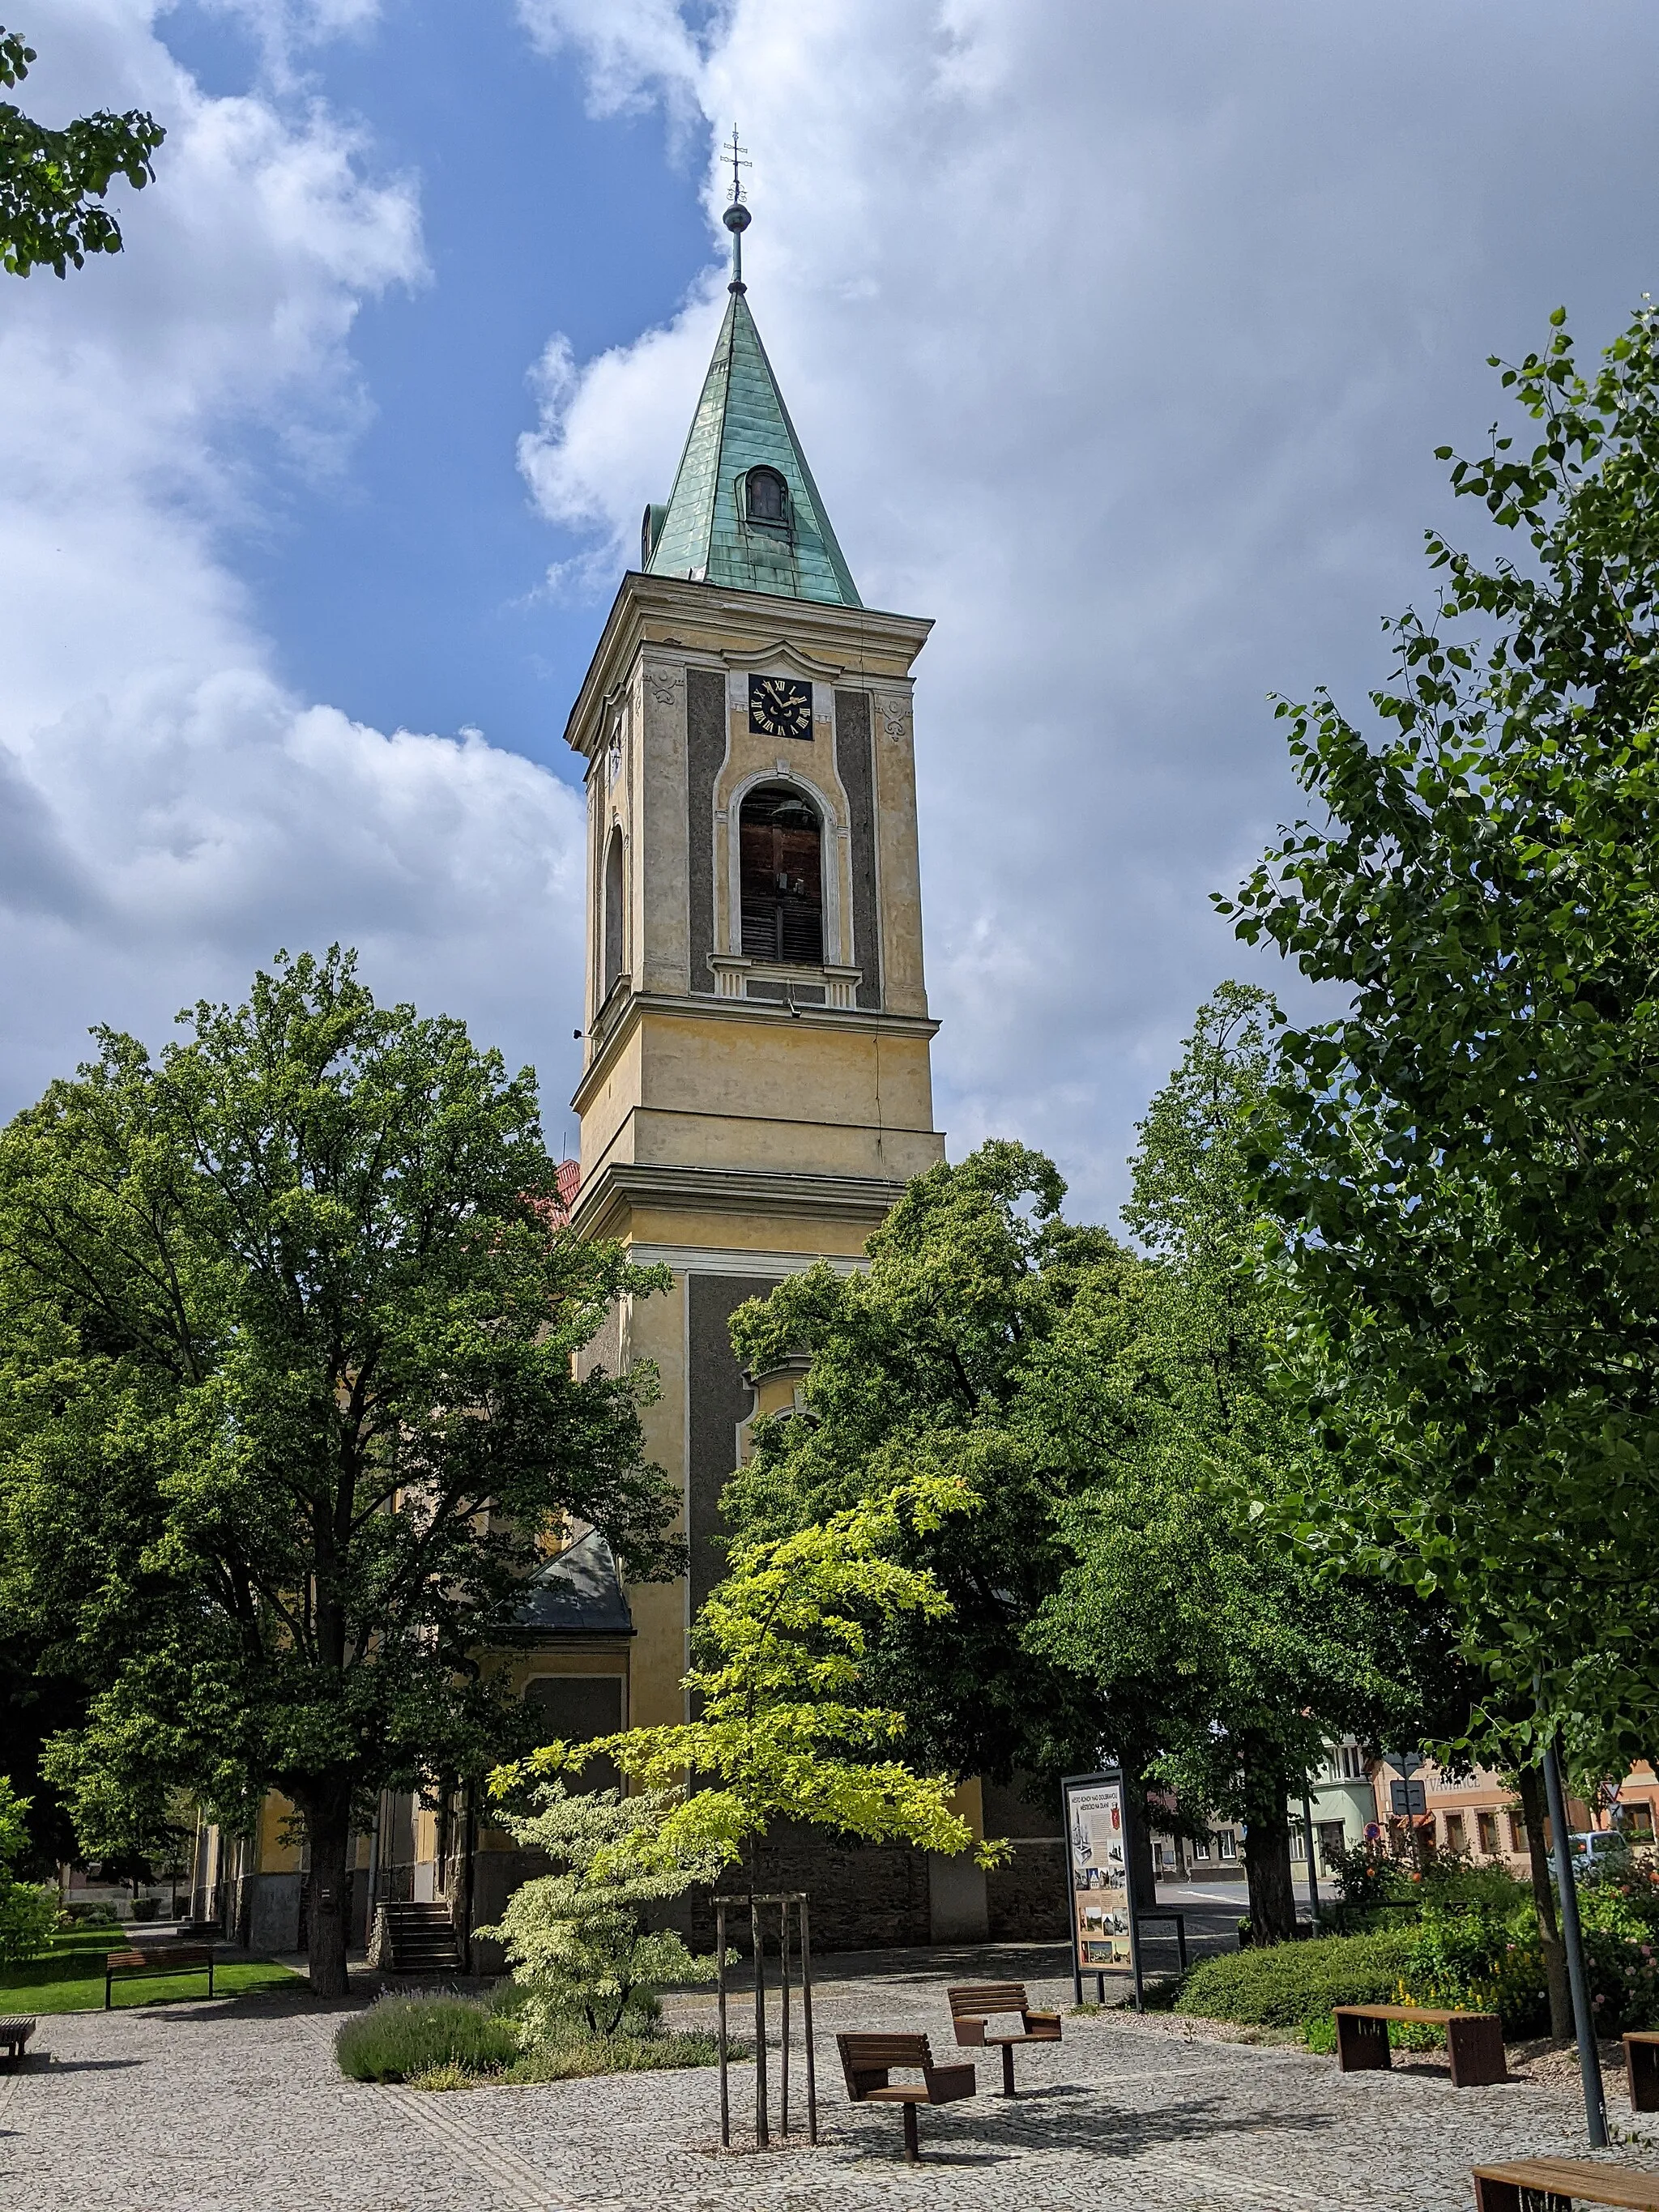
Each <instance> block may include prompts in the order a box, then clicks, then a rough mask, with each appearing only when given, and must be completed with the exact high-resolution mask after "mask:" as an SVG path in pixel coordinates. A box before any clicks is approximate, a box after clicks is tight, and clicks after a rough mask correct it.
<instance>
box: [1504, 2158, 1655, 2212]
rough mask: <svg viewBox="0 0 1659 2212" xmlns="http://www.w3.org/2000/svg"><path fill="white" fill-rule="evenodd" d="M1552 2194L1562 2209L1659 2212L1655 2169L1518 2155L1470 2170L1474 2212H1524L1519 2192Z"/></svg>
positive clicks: (1540, 2194)
mask: <svg viewBox="0 0 1659 2212" xmlns="http://www.w3.org/2000/svg"><path fill="white" fill-rule="evenodd" d="M1522 2190H1526V2191H1528V2193H1529V2194H1530V2195H1532V2196H1534V2197H1540V2196H1542V2197H1553V2198H1554V2199H1555V2200H1556V2201H1557V2203H1559V2204H1560V2205H1562V2206H1563V2207H1565V2206H1566V2205H1568V2204H1570V2203H1572V2202H1573V2201H1574V2200H1575V2199H1576V2200H1577V2202H1578V2203H1582V2204H1613V2205H1618V2206H1620V2207H1622V2208H1624V2212H1659V2173H1641V2172H1636V2171H1634V2170H1633V2169H1632V2167H1630V2166H1593V2165H1591V2164H1590V2163H1589V2160H1585V2159H1577V2158H1521V2159H1515V2160H1506V2161H1505V2163H1504V2165H1502V2166H1476V2167H1475V2169H1474V2203H1475V2212H1522V2197H1521V2192H1522Z"/></svg>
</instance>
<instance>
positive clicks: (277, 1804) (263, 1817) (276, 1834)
mask: <svg viewBox="0 0 1659 2212" xmlns="http://www.w3.org/2000/svg"><path fill="white" fill-rule="evenodd" d="M293 1819H294V1808H293V1806H292V1805H291V1804H290V1803H289V1800H288V1799H287V1798H286V1797H284V1796H283V1794H282V1792H281V1791H280V1790H267V1791H266V1793H265V1795H264V1797H263V1798H261V1800H260V1801H259V1825H258V1831H257V1832H256V1835H255V1838H254V1848H253V1871H254V1872H255V1873H256V1874H298V1872H299V1871H300V1867H301V1861H302V1859H303V1857H304V1846H303V1845H302V1844H301V1842H300V1840H299V1836H298V1832H297V1830H296V1831H295V1837H294V1840H293V1841H292V1842H288V1843H285V1842H284V1841H283V1828H284V1826H286V1825H287V1824H288V1823H289V1822H290V1821H292V1820H293Z"/></svg>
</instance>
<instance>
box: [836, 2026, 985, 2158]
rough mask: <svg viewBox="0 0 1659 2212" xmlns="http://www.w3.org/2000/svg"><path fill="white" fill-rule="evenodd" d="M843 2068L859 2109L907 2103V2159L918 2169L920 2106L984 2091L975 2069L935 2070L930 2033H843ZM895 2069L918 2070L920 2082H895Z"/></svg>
mask: <svg viewBox="0 0 1659 2212" xmlns="http://www.w3.org/2000/svg"><path fill="white" fill-rule="evenodd" d="M836 2044H837V2045H839V2047H840V2050H841V2070H842V2073H843V2074H844V2075H846V2076H847V2093H848V2097H849V2098H850V2099H851V2100H852V2101H853V2103H854V2104H855V2105H902V2106H903V2108H904V2155H905V2159H906V2160H907V2161H908V2164H910V2165H911V2166H915V2163H916V2162H917V2160H919V2159H920V2158H921V2147H920V2144H919V2143H918V2142H917V2139H916V2107H917V2106H918V2105H951V2104H954V2103H955V2102H956V2100H957V2098H959V2097H971V2096H974V2095H975V2093H977V2091H978V2088H979V2082H978V2081H977V2079H976V2078H975V2073H974V2069H973V2068H972V2067H971V2066H935V2065H934V2063H933V2052H932V2051H931V2050H930V2049H929V2048H928V2045H927V2037H926V2036H925V2035H838V2036H837V2037H836ZM896 2066H901V2067H903V2068H905V2069H915V2070H917V2071H919V2072H920V2073H921V2081H889V2080H888V2078H887V2077H888V2075H889V2073H890V2071H891V2069H893V2068H894V2067H896Z"/></svg>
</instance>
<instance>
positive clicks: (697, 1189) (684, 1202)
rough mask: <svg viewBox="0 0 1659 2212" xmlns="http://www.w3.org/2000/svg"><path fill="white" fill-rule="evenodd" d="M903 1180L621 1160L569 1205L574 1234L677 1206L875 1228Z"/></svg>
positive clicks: (610, 1228)
mask: <svg viewBox="0 0 1659 2212" xmlns="http://www.w3.org/2000/svg"><path fill="white" fill-rule="evenodd" d="M907 1187H908V1186H907V1185H906V1184H905V1182H903V1181H902V1179H896V1180H890V1179H889V1178H887V1177H886V1176H818V1175H792V1174H791V1173H789V1172H788V1170H785V1169H764V1168H699V1167H646V1166H641V1165H638V1164H634V1163H630V1162H625V1161H619V1162H617V1163H615V1164H612V1165H611V1166H608V1167H604V1168H601V1169H600V1170H599V1173H598V1174H597V1175H596V1176H594V1178H593V1180H592V1182H591V1183H586V1184H584V1185H583V1187H582V1190H581V1194H580V1197H579V1198H578V1199H577V1200H576V1203H575V1205H574V1207H573V1208H572V1209H571V1214H570V1225H571V1227H572V1228H573V1229H574V1230H575V1231H576V1232H577V1234H578V1235H579V1236H582V1237H605V1236H609V1235H611V1234H613V1233H614V1231H615V1228H616V1225H617V1221H618V1218H619V1217H620V1216H622V1215H623V1213H625V1212H629V1211H631V1210H632V1208H634V1207H635V1206H653V1207H662V1206H678V1207H684V1208H686V1209H689V1210H692V1211H695V1212H699V1213H707V1212H718V1213H757V1212H758V1213H765V1214H768V1215H770V1216H772V1217H773V1218H783V1219H790V1220H802V1221H805V1220H811V1219H813V1218H818V1219H822V1218H823V1217H824V1216H826V1215H828V1216H830V1217H832V1218H835V1219H836V1220H842V1221H845V1220H847V1219H848V1218H852V1219H854V1220H867V1221H868V1222H869V1224H870V1226H871V1227H872V1229H874V1228H875V1227H876V1226H877V1225H878V1224H879V1223H881V1222H883V1221H884V1220H885V1219H886V1218H887V1216H888V1215H889V1214H890V1212H892V1210H893V1208H894V1206H896V1205H897V1204H898V1201H899V1200H900V1199H901V1198H902V1197H903V1195H904V1193H905V1190H906V1188H907Z"/></svg>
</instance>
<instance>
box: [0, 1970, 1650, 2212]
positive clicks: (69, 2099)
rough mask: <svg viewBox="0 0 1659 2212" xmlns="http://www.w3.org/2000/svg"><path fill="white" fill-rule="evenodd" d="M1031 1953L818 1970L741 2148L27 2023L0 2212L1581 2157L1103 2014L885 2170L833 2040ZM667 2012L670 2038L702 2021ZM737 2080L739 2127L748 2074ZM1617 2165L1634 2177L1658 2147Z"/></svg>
mask: <svg viewBox="0 0 1659 2212" xmlns="http://www.w3.org/2000/svg"><path fill="white" fill-rule="evenodd" d="M1052 1963H1053V1954H1048V1956H1047V1957H1046V1958H1045V1957H1043V1956H1042V1955H1034V1954H1019V1953H1017V1952H1012V1951H1009V1950H1000V1951H999V1950H997V1949H989V1950H984V1951H979V1952H975V1953H970V1954H968V1953H965V1954H953V1955H950V1956H947V1957H945V1958H941V1957H940V1956H939V1954H925V1953H908V1954H890V1955H889V1956H888V1957H886V1958H885V1959H882V1960H876V1959H873V1958H864V1959H856V1960H825V1961H823V1962H822V1968H823V1980H822V1982H821V1984H820V1988H819V1994H818V2001H817V2035H818V2043H819V2049H820V2075H819V2091H820V2098H819V2111H820V2120H821V2133H822V2137H823V2140H822V2142H821V2143H820V2146H819V2148H817V2150H816V2151H811V2150H808V2149H807V2148H805V2145H804V2143H802V2142H799V2141H797V2142H793V2143H792V2144H791V2146H790V2147H788V2148H782V2149H779V2150H775V2151H773V2152H771V2153H770V2154H766V2155H764V2156H757V2155H756V2154H754V2153H753V2152H752V2151H750V2152H749V2153H747V2154H735V2153H734V2154H728V2155H724V2156H723V2155H721V2154H720V2151H719V2149H718V2117H717V2108H716V2101H715V2087H714V2074H713V2072H712V2071H704V2070H702V2069H697V2070H695V2071H686V2072H682V2073H665V2074H645V2075H613V2076H611V2077H608V2078H605V2079H602V2080H598V2081H563V2082H553V2083H549V2084H547V2085H545V2086H543V2087H533V2088H501V2089H477V2090H473V2091H471V2092H468V2093H452V2094H447V2095H444V2094H432V2093H422V2092H417V2091H415V2090H411V2089H403V2088H373V2087H366V2086H364V2085H362V2084H360V2083H356V2082H350V2081H343V2079H342V2078H341V2077H340V2075H339V2074H338V2073H337V2070H336V2069H335V2067H334V2064H333V2059H332V2052H331V2041H332V2038H333V2034H334V2031H335V2029H336V2028H337V2026H338V2025H339V2022H340V2020H341V2019H342V2017H343V2016H344V2015H345V2014H346V2013H347V2012H349V2010H350V2009H351V2007H350V2006H349V2005H347V2004H340V2005H336V2006H326V2005H319V2004H315V2003H313V2002H310V2001H309V2000H308V1999H307V1998H305V1997H304V1996H301V1995H296V1996H294V1997H289V1996H282V1997H274V1998H265V1999H240V2000H237V1999H233V2000H229V2001H222V2002H216V2003H212V2004H209V2003H207V2002H185V2003H177V2004H171V2005H167V2006H165V2007H155V2008H143V2009H140V2008H131V2009H128V2010H125V2011H119V2012H116V2013H113V2014H105V2013H85V2014H74V2015H65V2016H64V2017H61V2018H58V2019H51V2020H45V2021H42V2022H41V2025H40V2031H39V2034H38V2036H37V2051H36V2055H34V2056H33V2057H31V2058H30V2060H29V2062H28V2063H27V2065H26V2066H25V2067H23V2068H22V2069H19V2070H18V2071H16V2072H15V2073H12V2074H9V2075H7V2074H0V2208H3V2212H93V2208H96V2212H463V2208H465V2212H659V2208H662V2207H672V2208H673V2212H927V2208H933V2207H935V2206H937V2207H938V2208H939V2212H946V2208H949V2212H1085V2208H1087V2212H1118V2208H1121V2212H1222V2208H1224V2207H1225V2208H1237V2207H1275V2206H1276V2207H1281V2208H1284V2212H1303V2208H1306V2207H1314V2206H1319V2207H1328V2208H1335V2207H1340V2208H1342V2212H1407V2208H1409V2212H1467V2208H1468V2205H1469V2203H1470V2191H1469V2186H1468V2172H1469V2166H1470V2165H1471V2163H1472V2162H1473V2161H1474V2160H1476V2159H1478V2158H1486V2157H1492V2156H1497V2155H1508V2156H1516V2155H1518V2154H1522V2153H1524V2152H1528V2151H1539V2152H1556V2153H1559V2154H1566V2155H1577V2156H1581V2157H1582V2156H1583V2154H1584V2150H1583V2133H1582V2124H1581V2122H1580V2120H1579V2118H1578V2112H1577V2100H1576V2099H1575V2097H1574V2095H1573V2093H1572V2092H1571V2087H1570V2086H1569V2085H1563V2086H1561V2087H1557V2086H1555V2085H1553V2084H1547V2085H1546V2084H1539V2083H1526V2084H1520V2083H1516V2084H1510V2085H1506V2086H1504V2087H1496V2088H1490V2089H1474V2090H1462V2091H1457V2092H1455V2091H1453V2090H1452V2088H1451V2087H1450V2086H1449V2082H1448V2081H1447V2080H1446V2078H1445V2075H1444V2074H1443V2071H1432V2070H1411V2071H1407V2070H1403V2069H1402V2070H1399V2071H1396V2072H1394V2073H1391V2074H1360V2075H1339V2074H1338V2073H1337V2071H1336V2069H1335V2066H1334V2062H1332V2061H1331V2060H1328V2059H1323V2058H1318V2057H1312V2056H1310V2054H1308V2053H1306V2052H1304V2051H1297V2050H1286V2049H1283V2048H1277V2047H1260V2046H1251V2045H1239V2044H1231V2043H1219V2042H1214V2041H1208V2040H1203V2039H1198V2038H1195V2037H1194V2038H1193V2039H1188V2038H1187V2037H1186V2036H1185V2035H1184V2034H1183V2033H1182V2032H1181V2030H1180V2029H1179V2028H1178V2027H1174V2025H1173V2023H1170V2022H1167V2021H1166V2022H1164V2023H1162V2024H1160V2025H1156V2026H1154V2025H1148V2024H1142V2023H1139V2022H1137V2021H1134V2020H1133V2018H1131V2017H1126V2016H1124V2015H1119V2014H1114V2013H1107V2014H1102V2015H1097V2016H1093V2017H1082V2018H1073V2019H1068V2020H1067V2021H1066V2039H1065V2041H1064V2043H1063V2044H1061V2045H1060V2046H1058V2048H1055V2047H1054V2046H1049V2047H1048V2049H1046V2050H1045V2049H1037V2050H1034V2051H1030V2052H1025V2053H1022V2054H1021V2057H1020V2059H1019V2062H1018V2069H1019V2080H1020V2083H1021V2087H1022V2092H1023V2093H1022V2094H1021V2096H1020V2097H1019V2098H1018V2100H1015V2101H1014V2102H1012V2103H1009V2102H1006V2101H1005V2100H1003V2099H1002V2098H1001V2097H1000V2096H999V2095H996V2094H994V2093H993V2092H994V2089H995V2087H996V2086H997V2084H998V2082H999V2081H1000V2067H999V2064H998V2062H997V2060H996V2059H995V2057H992V2058H991V2059H990V2060H989V2062H988V2063H987V2062H986V2061H985V2060H981V2062H980V2078H981V2084H982V2089H981V2095H980V2096H979V2097H978V2098H976V2099H975V2100H973V2101H972V2102H964V2103H961V2104H957V2105H952V2106H946V2107H945V2108H943V2109H942V2110H940V2111H939V2112H924V2113H923V2115H922V2119H921V2133H922V2145H923V2149H924V2152H925V2153H926V2162H925V2163H924V2165H923V2166H921V2167H920V2168H914V2169H912V2168H907V2167H905V2166H903V2164H902V2161H901V2159H900V2156H899V2121H898V2116H897V2114H896V2112H891V2111H890V2110H889V2111H881V2110H877V2109H873V2108H871V2107H867V2106H866V2107H862V2108H860V2109H858V2110H854V2109H853V2108H851V2107H849V2106H848V2103H847V2100H846V2095H845V2092H844V2090H843V2088H842V2083H841V2080H840V2074H839V2069H838V2067H837V2066H836V2063H835V2044H834V2036H835V2032H836V2029H837V2028H838V2027H854V2026H856V2027H925V2028H927V2030H928V2031H929V2032H930V2033H932V2034H933V2036H934V2038H935V2042H936V2045H940V2046H947V2047H948V2046H949V2026H948V2018H947V2015H946V2013H945V2003H944V1996H943V1991H944V1985H945V1982H946V1981H947V1980H951V1979H955V1978H958V1977H959V1976H962V1975H963V1974H964V1973H968V1972H971V1973H972V1974H973V1975H974V1976H975V1978H978V1977H980V1976H983V1975H994V1974H995V1975H1001V1974H1008V1973H1020V1972H1024V1973H1025V1974H1026V1976H1027V1978H1028V1979H1030V1980H1032V1981H1033V1982H1034V1983H1037V1984H1038V1987H1037V1988H1034V1990H1033V1995H1034V1997H1037V1996H1039V1990H1040V1999H1039V2001H1041V2000H1042V1999H1046V2000H1047V2001H1048V2002H1062V2003H1063V2002H1069V1998H1070V1995H1071V1991H1070V1985H1069V1984H1068V1983H1066V1982H1064V1981H1060V1980H1056V1979H1054V1978H1051V1977H1050V1978H1042V1979H1041V1980H1040V1981H1039V1977H1038V1972H1037V1970H1038V1969H1039V1968H1040V1967H1044V1966H1047V1967H1049V1968H1050V1969H1051V1967H1052ZM671 2010H672V2012H673V2014H674V2015H676V2016H677V2017H678V2019H679V2020H681V2021H686V2022H688V2023H689V2022H690V2021H691V2020H693V2019H701V2018H704V2017H707V2016H708V2005H707V2002H706V2001H705V2000H703V1999H702V1998H701V1997H694V1998H687V1999H680V2000H677V2001H676V2002H675V2003H674V2004H673V2006H672V2008H671ZM1172 2030H1173V2032H1172ZM732 2078H733V2087H734V2102H735V2108H736V2112H737V2114H738V2117H739V2118H741V2116H742V2115H743V2114H744V2112H746V2111H747V2112H752V2086H751V2085H752V2078H753V2077H752V2074H751V2073H750V2069H748V2068H743V2069H738V2071H736V2072H735V2073H734V2075H733V2077H732ZM774 2093H775V2092H774ZM796 2093H797V2098H798V2099H799V2075H797V2092H796ZM799 2116H800V2108H799V2103H798V2104H797V2117H799ZM1628 2117H1629V2116H1628V2114H1627V2113H1626V2112H1625V2111H1624V2109H1623V2107H1622V2106H1621V2105H1620V2104H1618V2103H1617V2102H1615V2104H1614V2106H1613V2118H1615V2120H1620V2121H1626V2122H1627V2121H1628ZM1620 2155H1624V2156H1626V2157H1629V2156H1632V2155H1633V2154H1631V2153H1629V2152H1626V2153H1624V2154H1620ZM1639 2155H1640V2156H1644V2157H1645V2158H1646V2159H1647V2160H1648V2161H1649V2162H1650V2163H1654V2164H1659V2148H1656V2150H1654V2151H1651V2152H1648V2153H1645V2154H1639Z"/></svg>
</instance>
